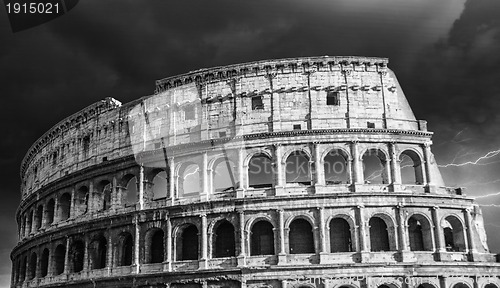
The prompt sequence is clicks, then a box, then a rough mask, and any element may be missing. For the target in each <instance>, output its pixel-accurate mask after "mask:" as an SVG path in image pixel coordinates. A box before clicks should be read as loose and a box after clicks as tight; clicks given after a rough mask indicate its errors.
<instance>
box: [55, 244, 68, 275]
mask: <svg viewBox="0 0 500 288" xmlns="http://www.w3.org/2000/svg"><path fill="white" fill-rule="evenodd" d="M65 257H66V247H65V246H64V245H57V247H56V250H55V251H54V274H55V275H60V274H62V273H63V272H64V258H65Z"/></svg>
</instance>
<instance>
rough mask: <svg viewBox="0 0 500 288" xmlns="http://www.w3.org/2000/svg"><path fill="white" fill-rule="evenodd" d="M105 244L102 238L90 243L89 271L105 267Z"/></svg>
mask: <svg viewBox="0 0 500 288" xmlns="http://www.w3.org/2000/svg"><path fill="white" fill-rule="evenodd" d="M107 246H108V245H107V242H106V238H104V236H102V235H101V236H99V237H97V238H96V239H94V240H93V241H92V242H90V247H89V248H90V251H89V252H90V269H102V268H104V267H106V252H107V250H108V249H107Z"/></svg>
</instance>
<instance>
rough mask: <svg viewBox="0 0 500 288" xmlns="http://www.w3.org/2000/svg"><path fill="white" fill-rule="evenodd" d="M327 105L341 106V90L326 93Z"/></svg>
mask: <svg viewBox="0 0 500 288" xmlns="http://www.w3.org/2000/svg"><path fill="white" fill-rule="evenodd" d="M326 105H333V106H339V105H340V96H339V92H328V93H327V94H326Z"/></svg>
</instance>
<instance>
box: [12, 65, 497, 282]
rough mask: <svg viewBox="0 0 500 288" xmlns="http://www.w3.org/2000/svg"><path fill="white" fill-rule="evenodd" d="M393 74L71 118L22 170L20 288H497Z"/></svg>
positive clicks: (479, 240) (190, 77)
mask: <svg viewBox="0 0 500 288" xmlns="http://www.w3.org/2000/svg"><path fill="white" fill-rule="evenodd" d="M431 137H432V133H431V132H428V131H427V127H426V122H425V121H422V120H416V119H415V116H414V115H413V112H412V110H411V108H410V107H409V105H408V102H407V100H406V98H405V96H404V94H403V91H402V90H401V87H400V86H399V84H398V82H397V80H396V77H395V75H394V73H393V72H392V71H391V70H390V69H388V68H387V59H382V58H366V57H329V56H325V57H312V58H297V59H283V60H270V61H260V62H254V63H246V64H239V65H230V66H225V67H216V68H210V69H201V70H197V71H194V72H190V73H187V74H184V75H179V76H175V77H170V78H166V79H162V80H158V81H157V82H156V90H155V93H154V95H152V96H147V97H143V98H140V99H137V100H135V101H133V102H130V103H127V104H123V105H122V104H121V103H120V102H118V101H117V100H115V99H112V98H107V99H105V100H103V101H100V102H97V103H95V104H92V105H90V106H89V107H87V108H85V109H83V110H81V111H79V112H77V113H75V114H73V115H71V116H69V117H68V118H66V119H64V120H62V121H61V122H60V123H58V124H57V125H55V126H54V127H52V128H51V129H50V130H49V131H47V132H46V133H45V134H44V135H43V136H42V137H41V138H40V139H38V140H37V141H36V142H35V143H34V144H33V145H32V146H31V148H30V149H29V151H28V153H27V154H26V156H25V158H24V160H23V161H22V165H21V179H22V186H21V193H22V200H21V204H20V206H19V209H18V211H17V215H16V217H17V221H18V226H19V243H18V244H17V246H16V247H15V248H14V250H13V252H12V254H11V259H12V263H13V270H12V287H186V288H187V287H288V288H291V287H332V288H334V287H335V288H340V287H342V288H364V287H367V288H368V287H369V288H379V287H382V288H406V287H415V288H499V287H500V280H499V277H500V263H497V262H496V257H495V255H494V254H492V253H490V252H489V250H488V246H487V242H486V234H485V231H484V225H483V220H482V215H481V211H480V209H479V208H478V206H477V204H476V203H475V202H474V200H473V199H472V198H471V197H467V196H465V195H464V193H463V192H464V191H463V190H462V189H459V188H449V187H445V186H444V184H443V181H442V179H441V175H440V172H439V170H438V168H437V165H436V162H435V160H434V157H433V154H432V152H431V149H430V147H431V144H432V142H431Z"/></svg>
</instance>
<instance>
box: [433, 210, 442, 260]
mask: <svg viewBox="0 0 500 288" xmlns="http://www.w3.org/2000/svg"><path fill="white" fill-rule="evenodd" d="M431 209H432V221H433V225H434V236H435V239H434V241H435V242H436V245H435V246H436V249H437V250H436V252H444V251H445V248H444V242H443V240H444V238H443V237H444V236H443V230H442V229H441V223H440V221H439V218H440V213H439V207H437V206H434V207H432V208H431Z"/></svg>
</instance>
